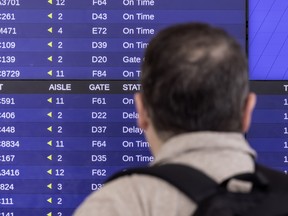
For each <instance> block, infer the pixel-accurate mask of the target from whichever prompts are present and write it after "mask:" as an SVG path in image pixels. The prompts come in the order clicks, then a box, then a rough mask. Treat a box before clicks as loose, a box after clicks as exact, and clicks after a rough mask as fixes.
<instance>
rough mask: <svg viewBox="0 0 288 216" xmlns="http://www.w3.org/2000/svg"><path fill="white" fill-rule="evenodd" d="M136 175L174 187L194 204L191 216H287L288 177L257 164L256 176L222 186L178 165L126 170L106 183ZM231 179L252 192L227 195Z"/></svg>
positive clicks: (240, 176) (198, 172)
mask: <svg viewBox="0 0 288 216" xmlns="http://www.w3.org/2000/svg"><path fill="white" fill-rule="evenodd" d="M135 173H137V174H146V175H152V176H155V177H158V178H161V179H163V180H165V181H167V182H169V183H170V184H172V185H174V186H175V187H177V188H178V189H179V190H180V191H182V192H183V193H184V194H186V195H187V196H188V197H189V198H190V199H191V200H193V201H194V202H196V203H197V205H198V208H197V210H196V212H194V213H193V215H194V216H212V215H213V216H215V215H216V216H286V215H287V216H288V177H287V176H286V175H284V174H282V173H279V172H277V171H274V170H271V169H268V168H266V167H263V166H261V165H258V164H256V171H255V173H252V174H251V173H250V174H248V173H247V174H242V175H237V176H234V177H231V178H229V179H227V180H225V181H223V182H222V183H221V184H217V183H216V182H215V181H214V180H212V179H211V178H209V177H208V176H206V175H205V174H203V173H202V172H200V171H198V170H196V169H194V168H192V167H189V166H186V165H180V164H166V165H161V166H152V167H146V168H137V169H129V170H126V171H124V172H121V173H118V174H116V175H114V176H112V177H111V178H110V179H109V180H108V181H111V180H113V179H116V178H119V177H121V176H125V175H132V174H135ZM231 179H238V180H241V181H248V182H251V183H252V184H253V187H252V190H251V191H250V192H249V193H239V192H230V191H228V190H227V187H226V186H227V184H228V182H229V181H230V180H231Z"/></svg>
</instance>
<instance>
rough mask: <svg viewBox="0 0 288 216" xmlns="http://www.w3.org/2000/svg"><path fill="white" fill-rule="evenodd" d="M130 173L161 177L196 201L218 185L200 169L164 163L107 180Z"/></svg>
mask: <svg viewBox="0 0 288 216" xmlns="http://www.w3.org/2000/svg"><path fill="white" fill-rule="evenodd" d="M132 174H146V175H151V176H154V177H157V178H161V179H163V180H165V181H166V182H168V183H170V184H172V185H173V186H175V187H176V188H178V189H179V190H180V191H182V192H183V193H184V194H186V195H187V196H188V197H189V198H190V199H191V200H193V201H194V202H196V203H199V202H201V201H202V200H203V199H205V198H206V197H208V196H210V195H212V194H213V193H215V192H216V188H217V185H218V184H217V183H216V182H215V181H214V180H212V179H211V178H209V177H208V176H207V175H205V174H204V173H202V172H201V171H199V170H197V169H195V168H192V167H190V166H187V165H183V164H164V165H161V166H152V167H145V168H136V169H128V170H125V171H123V172H120V173H117V174H116V175H114V176H112V177H111V178H109V180H108V182H109V181H111V180H114V179H116V178H119V177H122V176H126V175H132Z"/></svg>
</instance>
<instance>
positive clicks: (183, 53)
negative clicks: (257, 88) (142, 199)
mask: <svg viewBox="0 0 288 216" xmlns="http://www.w3.org/2000/svg"><path fill="white" fill-rule="evenodd" d="M141 84H142V91H143V92H142V99H143V103H144V106H145V107H146V109H147V111H148V115H149V117H150V118H151V120H152V123H153V125H154V127H155V129H156V131H157V132H158V134H159V136H162V138H163V139H167V138H169V137H171V136H173V135H177V134H180V133H186V132H192V131H235V132H240V131H242V114H243V107H244V104H245V100H246V97H247V94H248V72H247V60H246V56H245V54H244V53H243V51H242V49H241V47H240V45H238V43H237V42H236V41H235V40H234V39H233V38H232V37H231V36H229V35H228V34H227V33H226V32H225V31H223V30H221V29H218V28H215V27H211V26H209V25H206V24H197V23H194V24H182V25H176V26H172V27H169V28H167V29H164V30H162V31H161V32H159V33H158V34H157V35H156V37H155V38H153V39H152V41H151V42H150V43H149V46H148V48H147V50H146V52H145V59H144V62H143V65H142V78H141Z"/></svg>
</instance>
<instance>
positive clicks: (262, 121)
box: [247, 0, 288, 173]
mask: <svg viewBox="0 0 288 216" xmlns="http://www.w3.org/2000/svg"><path fill="white" fill-rule="evenodd" d="M287 9H288V1H286V0H277V1H276V0H249V13H248V17H249V18H248V21H249V40H248V44H249V64H250V80H251V87H252V90H253V91H255V92H256V93H257V95H258V99H257V105H256V110H255V111H254V115H253V121H252V127H251V129H250V132H249V133H248V134H247V139H248V140H249V142H250V143H251V144H252V146H253V147H254V148H255V149H256V150H257V152H258V161H259V162H260V163H263V164H266V165H268V166H270V167H273V168H276V169H279V170H280V171H283V172H285V173H287V163H288V158H287V156H288V154H287V150H288V139H287V137H288V124H287V120H288V112H287V106H288V97H287V91H288V86H287V84H288V82H287V78H288V61H287V59H288V40H287V39H288V29H287V23H288V10H287Z"/></svg>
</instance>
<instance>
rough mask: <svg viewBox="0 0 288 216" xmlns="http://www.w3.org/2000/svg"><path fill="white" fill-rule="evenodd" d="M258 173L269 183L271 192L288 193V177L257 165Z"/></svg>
mask: <svg viewBox="0 0 288 216" xmlns="http://www.w3.org/2000/svg"><path fill="white" fill-rule="evenodd" d="M255 170H256V173H261V174H263V175H264V176H265V177H266V178H267V180H268V182H269V190H271V191H275V192H279V191H280V192H284V191H285V192H286V193H288V176H287V175H285V174H284V173H281V172H279V171H276V170H273V169H270V168H268V167H265V166H262V165H260V164H258V163H256V165H255Z"/></svg>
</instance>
